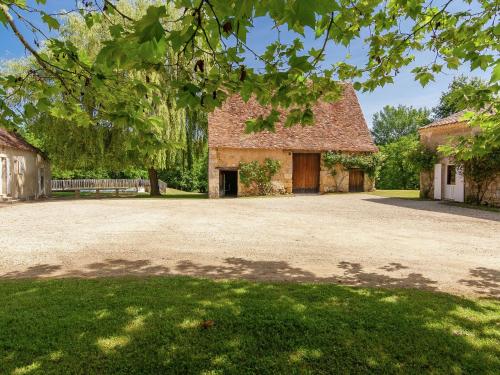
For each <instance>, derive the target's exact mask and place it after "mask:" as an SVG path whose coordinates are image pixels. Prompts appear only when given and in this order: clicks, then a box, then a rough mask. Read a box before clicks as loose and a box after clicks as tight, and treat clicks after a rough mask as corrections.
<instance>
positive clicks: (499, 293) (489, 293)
mask: <svg viewBox="0 0 500 375" xmlns="http://www.w3.org/2000/svg"><path fill="white" fill-rule="evenodd" d="M469 273H470V275H471V277H472V279H469V280H464V279H462V280H459V283H461V284H464V285H467V286H469V287H471V288H473V289H474V291H475V292H476V293H477V294H480V295H484V296H486V297H500V270H494V269H491V268H485V267H477V268H474V269H471V270H470V271H469Z"/></svg>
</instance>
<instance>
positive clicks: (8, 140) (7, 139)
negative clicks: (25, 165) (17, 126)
mask: <svg viewBox="0 0 500 375" xmlns="http://www.w3.org/2000/svg"><path fill="white" fill-rule="evenodd" d="M0 146H4V147H10V148H15V149H18V150H25V151H32V152H35V153H38V154H42V152H41V151H40V150H39V149H38V148H36V147H35V146H32V145H31V144H29V143H28V142H26V141H25V140H24V138H23V137H21V136H20V135H19V134H17V133H14V132H10V131H8V130H6V129H4V128H0ZM42 155H43V154H42Z"/></svg>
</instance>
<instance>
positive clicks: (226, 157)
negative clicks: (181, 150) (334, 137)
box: [208, 148, 374, 198]
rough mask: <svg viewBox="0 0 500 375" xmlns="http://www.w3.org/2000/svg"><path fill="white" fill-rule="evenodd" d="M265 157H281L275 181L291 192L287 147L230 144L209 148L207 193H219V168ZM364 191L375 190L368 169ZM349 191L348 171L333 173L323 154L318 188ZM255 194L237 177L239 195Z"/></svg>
mask: <svg viewBox="0 0 500 375" xmlns="http://www.w3.org/2000/svg"><path fill="white" fill-rule="evenodd" d="M266 158H270V159H275V160H279V161H281V169H280V170H279V172H278V173H277V174H276V175H275V176H274V177H273V179H272V183H273V185H274V187H275V188H276V189H277V190H282V191H284V192H285V193H287V194H291V193H292V186H293V185H292V184H293V181H292V174H293V164H292V163H293V153H292V152H291V151H284V150H266V149H230V148H220V149H215V148H210V149H209V155H208V194H209V197H210V198H218V197H219V170H221V169H237V168H238V167H239V164H240V162H244V163H248V162H251V161H254V160H257V161H258V162H259V163H262V162H264V160H265V159H266ZM364 185H365V186H364V188H365V191H371V190H373V188H374V186H373V181H372V180H371V179H370V178H369V177H368V175H367V174H366V173H365V179H364ZM335 191H339V192H348V191H349V172H348V171H347V170H344V169H343V168H341V167H340V166H337V175H336V176H335V177H333V176H332V175H331V174H330V171H329V170H328V169H327V168H326V167H325V165H324V163H323V158H321V165H320V181H319V192H320V193H328V192H335ZM250 194H252V192H251V191H249V189H248V188H246V187H245V186H244V185H243V184H242V183H241V182H239V179H238V195H239V196H245V195H250Z"/></svg>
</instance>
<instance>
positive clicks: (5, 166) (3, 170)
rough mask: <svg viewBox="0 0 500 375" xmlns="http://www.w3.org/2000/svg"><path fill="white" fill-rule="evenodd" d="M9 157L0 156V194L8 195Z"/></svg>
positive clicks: (9, 192)
mask: <svg viewBox="0 0 500 375" xmlns="http://www.w3.org/2000/svg"><path fill="white" fill-rule="evenodd" d="M9 164H10V163H9V159H8V158H6V157H2V158H0V194H2V195H10V194H11V189H10V180H11V179H10V165H9Z"/></svg>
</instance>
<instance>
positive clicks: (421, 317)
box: [0, 277, 500, 374]
mask: <svg viewBox="0 0 500 375" xmlns="http://www.w3.org/2000/svg"><path fill="white" fill-rule="evenodd" d="M207 321H213V325H212V324H211V322H207ZM203 322H205V324H204V323H203ZM0 332H1V335H0V372H1V373H6V374H50V373H61V374H75V373H85V374H111V373H112V374H115V373H119V374H134V373H135V374H164V373H179V374H186V373H193V374H219V373H221V374H222V373H233V374H245V373H247V374H266V373H273V374H278V373H279V374H281V373H283V374H299V373H323V374H326V373H342V374H353V373H400V374H408V373H413V374H422V373H433V374H462V373H463V374H498V373H500V302H499V301H493V300H471V299H465V298H460V297H455V296H451V295H447V294H438V293H432V292H424V291H417V290H408V289H407V290H384V289H368V288H353V287H346V286H338V285H331V284H330V285H327V284H295V283H253V282H246V281H210V280H203V279H194V278H185V277H182V278H181V277H176V278H159V277H154V278H153V277H152V278H122V279H120V278H113V279H95V280H84V279H63V280H46V281H33V280H16V281H7V280H6V281H1V282H0Z"/></svg>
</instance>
